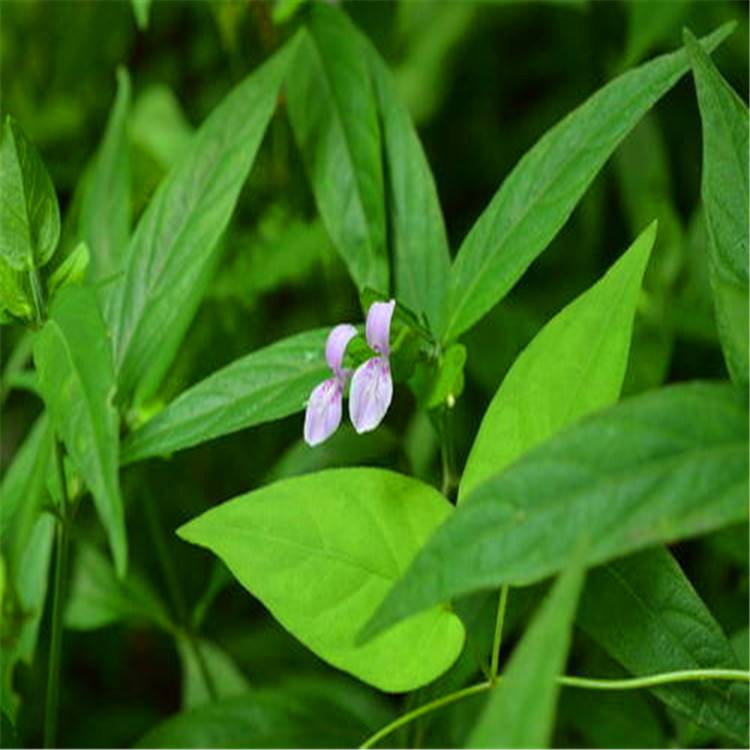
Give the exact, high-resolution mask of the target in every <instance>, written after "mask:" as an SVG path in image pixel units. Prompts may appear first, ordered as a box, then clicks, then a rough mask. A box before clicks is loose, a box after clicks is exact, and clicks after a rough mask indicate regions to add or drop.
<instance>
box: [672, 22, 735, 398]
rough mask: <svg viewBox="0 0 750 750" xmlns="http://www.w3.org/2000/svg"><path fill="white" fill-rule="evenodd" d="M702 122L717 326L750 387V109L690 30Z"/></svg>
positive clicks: (730, 364) (731, 365)
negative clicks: (749, 118)
mask: <svg viewBox="0 0 750 750" xmlns="http://www.w3.org/2000/svg"><path fill="white" fill-rule="evenodd" d="M684 36H685V46H686V47H687V51H688V54H689V55H690V64H691V65H692V66H693V76H694V78H695V88H696V91H697V93H698V105H699V107H700V111H701V121H702V123H703V173H702V176H701V196H702V198H703V204H704V206H705V212H706V226H707V227H708V235H709V238H710V253H709V269H710V275H711V286H712V287H713V292H714V306H715V309H716V323H717V326H718V329H719V338H720V340H721V346H722V349H723V350H724V359H725V360H726V363H727V369H728V370H729V374H730V375H731V377H732V380H734V381H735V382H736V383H738V384H739V385H744V386H746V385H747V383H748V258H749V257H750V256H748V234H747V227H748V221H749V218H748V211H750V209H749V208H748V201H750V189H749V188H748V163H747V153H748V128H749V127H750V126H749V125H748V111H747V105H746V104H745V103H744V102H743V101H742V100H741V99H740V98H739V96H737V94H736V93H735V92H734V91H733V90H732V88H731V87H730V86H729V85H728V84H727V82H726V81H725V80H724V79H723V78H722V77H721V74H720V73H719V71H718V70H717V69H716V66H715V65H714V64H713V62H712V61H711V58H710V57H709V56H708V55H706V53H705V52H704V51H703V50H702V49H701V46H700V45H699V44H698V43H697V42H696V41H695V38H694V37H693V36H692V34H690V32H689V31H687V30H686V31H685V35H684Z"/></svg>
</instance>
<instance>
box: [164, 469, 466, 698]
mask: <svg viewBox="0 0 750 750" xmlns="http://www.w3.org/2000/svg"><path fill="white" fill-rule="evenodd" d="M450 512H451V505H450V503H449V502H448V501H447V500H446V499H445V498H444V497H443V496H442V495H440V494H439V493H438V492H437V491H436V490H434V489H432V488H431V487H429V486H427V485H425V484H422V483H421V482H418V481H416V480H414V479H411V478H408V477H405V476H401V475H399V474H394V473H392V472H389V471H385V470H382V469H331V470H328V471H321V472H318V473H316V474H308V475H306V476H302V477H295V478H293V479H288V480H283V481H280V482H277V483H275V484H272V485H268V486H266V487H263V488H261V489H259V490H256V491H255V492H250V493H248V494H247V495H243V496H241V497H238V498H236V499H234V500H231V501H229V502H227V503H223V504H222V505H219V506H218V507H216V508H212V509H211V510H209V511H207V512H206V513H204V514H203V515H201V516H199V517H198V518H196V519H194V520H193V521H191V522H189V523H188V524H186V525H185V526H182V527H181V528H180V529H179V530H178V534H179V535H180V536H181V537H182V538H183V539H185V540H187V541H189V542H192V543H194V544H199V545H201V546H203V547H207V548H208V549H210V550H211V551H212V552H214V553H215V554H216V555H218V556H219V557H220V558H221V559H222V560H223V561H224V562H225V563H226V565H227V566H228V567H229V569H230V570H231V571H232V573H233V574H234V575H235V576H236V577H237V579H238V580H239V581H240V583H241V584H242V585H243V586H244V587H245V588H247V589H248V591H250V592H251V593H252V594H254V595H255V596H257V597H258V598H259V599H260V601H261V602H263V604H264V605H265V606H266V607H267V608H268V609H269V610H270V611H271V613H272V614H273V615H274V617H276V619H277V620H278V621H279V622H280V623H281V624H282V625H283V626H284V627H285V628H286V629H287V630H288V631H289V632H290V633H292V634H293V635H294V636H295V637H296V638H298V639H299V640H300V641H302V643H304V644H305V645H306V646H307V647H308V648H309V649H310V650H311V651H313V652H314V653H316V654H317V655H318V656H320V657H321V658H322V659H325V660H326V661H328V662H329V663H331V664H333V665H334V666H336V667H338V668H339V669H343V670H345V671H347V672H350V673H352V674H353V675H355V676H356V677H358V678H359V679H361V680H364V681H365V682H368V683H370V684H372V685H375V686H376V687H378V688H379V689H381V690H385V691H389V692H401V691H407V690H412V689H414V688H417V687H419V686H421V685H424V684H426V683H427V682H430V681H431V680H432V679H434V678H435V677H437V676H438V675H440V674H441V673H442V672H444V671H445V670H446V669H447V668H448V667H449V666H450V665H451V664H452V663H453V662H454V661H455V659H456V658H457V657H458V655H459V653H460V652H461V649H462V647H463V641H464V630H463V626H462V625H461V622H460V620H459V619H458V618H457V617H456V616H455V615H453V614H452V613H451V612H449V611H448V610H446V609H445V608H443V607H434V608H432V609H430V610H429V611H427V612H423V613H420V614H419V615H417V616H416V617H414V618H412V619H409V620H408V621H406V622H403V623H400V624H399V625H397V626H396V627H394V628H393V629H392V630H389V631H388V632H387V633H384V634H383V635H381V636H380V637H378V638H376V639H374V640H373V641H372V642H370V643H368V644H366V645H363V646H360V645H355V637H356V635H357V633H358V631H359V629H360V628H361V627H362V625H364V623H365V622H366V621H367V620H368V618H369V617H370V616H371V615H372V613H373V611H374V610H375V608H376V607H377V606H378V604H379V603H380V602H381V601H382V599H383V597H384V596H385V594H386V592H387V591H388V589H389V588H390V587H391V585H392V584H393V582H394V581H396V580H398V579H399V578H400V577H401V575H402V574H403V573H404V571H405V570H406V569H407V567H408V566H409V563H410V562H411V560H412V559H413V558H414V555H415V554H416V553H417V551H418V550H419V549H420V547H421V546H422V545H423V544H424V543H425V542H426V540H427V539H428V538H429V536H430V535H431V534H432V532H433V531H434V530H435V529H436V528H437V527H438V526H439V525H440V523H441V522H443V521H444V520H445V519H446V518H447V517H448V515H449V514H450Z"/></svg>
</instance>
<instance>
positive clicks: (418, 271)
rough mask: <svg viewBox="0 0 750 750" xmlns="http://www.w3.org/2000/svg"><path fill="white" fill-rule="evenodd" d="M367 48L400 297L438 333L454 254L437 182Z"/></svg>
mask: <svg viewBox="0 0 750 750" xmlns="http://www.w3.org/2000/svg"><path fill="white" fill-rule="evenodd" d="M362 43H363V45H364V47H365V51H366V54H367V59H368V63H369V66H370V72H371V75H372V77H373V82H374V86H375V95H376V97H377V101H378V106H379V109H380V117H381V121H382V131H383V145H384V149H385V158H386V160H387V161H386V184H387V187H388V194H387V200H386V205H387V209H388V218H389V221H390V231H391V235H390V236H391V246H392V247H391V252H392V255H393V258H394V264H395V269H394V270H395V284H396V296H397V297H398V299H399V302H401V303H402V304H404V305H406V306H407V307H409V308H411V309H412V310H414V311H415V312H417V313H424V314H425V315H426V317H427V320H428V323H429V326H430V328H431V329H432V330H433V331H438V330H439V316H440V314H441V312H442V304H443V297H444V295H445V289H446V287H447V283H448V274H449V271H450V252H449V250H448V238H447V235H446V232H445V223H444V221H443V213H442V211H441V209H440V201H439V199H438V194H437V189H436V187H435V180H434V178H433V176H432V172H431V171H430V165H429V164H428V162H427V159H426V157H425V154H424V151H423V150H422V145H421V144H420V142H419V137H418V136H417V133H416V131H415V130H414V125H413V124H412V122H411V119H410V117H409V113H408V112H407V110H406V107H404V105H403V104H402V103H401V101H399V98H398V94H397V93H396V90H395V86H394V83H393V79H392V77H391V74H390V71H389V70H388V67H387V66H386V65H385V63H384V62H383V60H382V58H381V57H380V55H379V54H378V52H377V50H376V49H375V48H374V47H373V46H372V44H370V42H369V41H368V40H367V39H365V38H364V36H363V37H362Z"/></svg>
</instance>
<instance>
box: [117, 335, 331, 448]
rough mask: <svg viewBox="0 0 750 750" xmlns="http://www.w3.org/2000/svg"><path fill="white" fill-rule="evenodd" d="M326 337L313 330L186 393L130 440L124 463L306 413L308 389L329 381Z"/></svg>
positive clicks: (262, 351)
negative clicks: (326, 380) (325, 350)
mask: <svg viewBox="0 0 750 750" xmlns="http://www.w3.org/2000/svg"><path fill="white" fill-rule="evenodd" d="M327 337H328V330H316V331H308V332H306V333H301V334H298V335H296V336H291V337H290V338H288V339H283V340H282V341H277V342H276V343H275V344H271V346H267V347H265V348H264V349H259V350H258V351H256V352H253V353H252V354H248V355H247V356H245V357H241V358H240V359H238V360H235V361H234V362H232V363H231V364H230V365H227V366H226V367H224V368H222V369H221V370H218V371H217V372H215V373H213V374H212V375H210V376H209V377H207V378H206V379H205V380H202V381H201V382H200V383H197V384H196V385H194V386H193V387H192V388H188V390H187V391H185V392H184V393H182V394H180V396H178V397H177V398H176V399H175V400H174V401H173V402H172V403H171V404H169V405H168V406H167V407H166V408H165V409H164V410H163V411H161V412H160V413H159V414H157V415H156V416H155V417H154V418H153V419H152V420H151V421H149V422H146V424H145V425H143V427H141V428H140V429H138V430H136V431H135V432H134V433H132V435H130V437H129V438H128V439H127V440H126V441H125V444H124V445H123V450H122V460H123V462H125V463H132V462H133V461H139V460H141V459H143V458H147V457H149V456H158V455H163V454H165V453H171V452H172V451H176V450H181V449H182V448H188V447H190V446H192V445H197V444H198V443H203V442H206V441H207V440H212V439H213V438H217V437H220V436H221V435H228V434H230V433H232V432H236V431H237V430H242V429H244V428H246V427H251V426H252V425H256V424H260V423H262V422H268V421H270V420H273V419H281V418H282V417H286V416H288V415H289V414H294V413H295V412H297V411H300V410H301V409H304V407H305V403H306V402H307V398H308V396H309V395H310V392H311V391H312V389H313V388H314V387H315V386H316V385H317V384H318V383H320V382H322V381H323V380H325V379H326V378H327V377H330V370H329V369H328V366H327V365H326V362H325V357H324V348H325V341H326V338H327ZM301 431H302V425H301V424H300V434H301Z"/></svg>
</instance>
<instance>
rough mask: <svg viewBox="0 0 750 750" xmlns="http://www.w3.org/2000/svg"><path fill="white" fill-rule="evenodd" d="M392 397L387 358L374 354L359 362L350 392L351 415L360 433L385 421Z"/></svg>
mask: <svg viewBox="0 0 750 750" xmlns="http://www.w3.org/2000/svg"><path fill="white" fill-rule="evenodd" d="M392 397H393V381H392V380H391V367H390V365H389V363H388V358H387V357H373V358H372V359H368V360H367V362H365V363H364V364H362V365H360V366H359V367H358V368H357V371H356V372H355V373H354V377H353V378H352V387H351V390H350V391H349V416H350V417H351V420H352V424H353V425H354V429H355V430H356V431H357V432H359V433H362V432H369V431H370V430H374V429H375V428H376V427H377V426H378V425H379V424H380V422H381V421H382V419H383V417H384V416H385V413H386V412H387V411H388V407H389V406H390V405H391V398H392Z"/></svg>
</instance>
